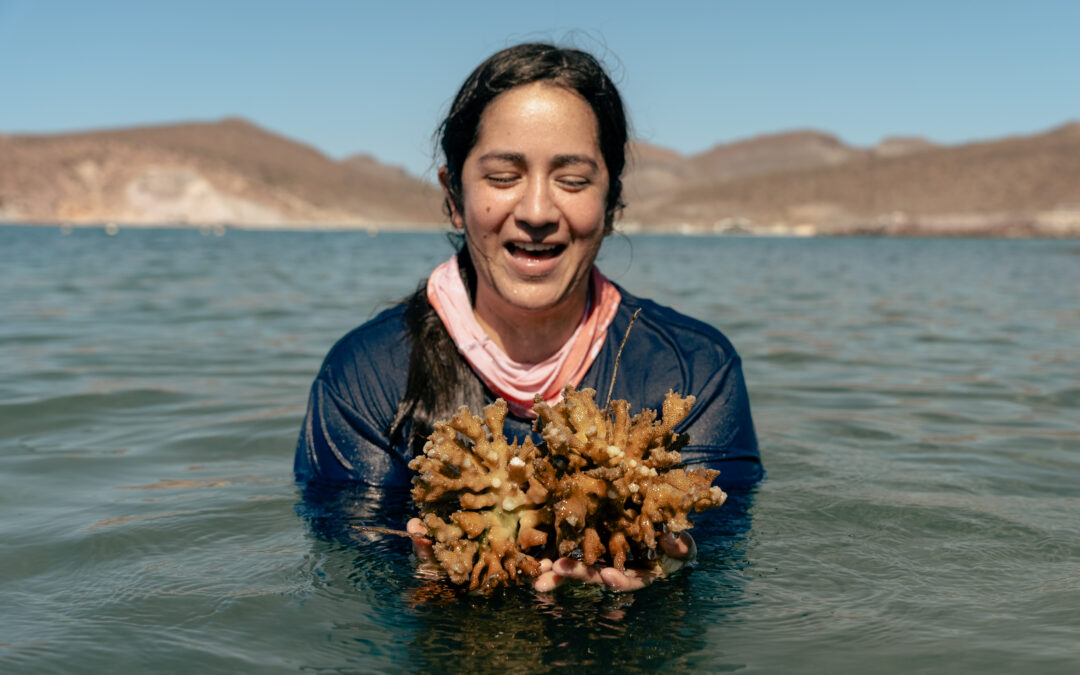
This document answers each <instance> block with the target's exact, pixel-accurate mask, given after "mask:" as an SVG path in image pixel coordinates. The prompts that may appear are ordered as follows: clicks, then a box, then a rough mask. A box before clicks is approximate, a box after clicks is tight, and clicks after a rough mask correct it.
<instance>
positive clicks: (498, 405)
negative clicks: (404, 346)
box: [409, 387, 727, 593]
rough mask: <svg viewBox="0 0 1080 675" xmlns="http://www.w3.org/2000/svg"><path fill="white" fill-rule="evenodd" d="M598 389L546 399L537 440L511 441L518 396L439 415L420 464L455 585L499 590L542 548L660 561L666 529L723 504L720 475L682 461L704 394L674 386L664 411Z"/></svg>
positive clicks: (531, 570) (416, 491)
mask: <svg viewBox="0 0 1080 675" xmlns="http://www.w3.org/2000/svg"><path fill="white" fill-rule="evenodd" d="M595 395H596V392H595V391H593V390H592V389H582V390H581V391H576V390H574V388H573V387H567V388H566V390H565V391H564V393H563V400H562V401H560V402H559V403H558V404H557V405H555V406H550V405H548V404H546V403H544V402H542V401H540V400H539V398H538V399H537V402H536V405H535V406H534V410H535V411H536V413H537V415H538V419H537V421H536V423H535V425H534V429H535V430H536V431H537V432H538V433H539V434H540V436H541V438H542V439H543V443H542V444H541V446H540V447H537V446H536V445H534V444H533V442H532V440H531V439H528V438H527V439H525V440H524V441H523V442H521V443H520V444H519V443H517V442H516V441H515V442H514V443H507V441H506V438H505V436H504V435H503V423H504V421H505V419H506V414H507V405H506V403H505V402H504V401H502V400H501V399H500V400H497V401H495V403H492V404H491V405H489V406H487V407H486V408H484V411H483V418H482V419H481V418H480V417H477V416H476V415H474V414H473V413H472V412H470V411H469V409H468V408H466V407H464V406H463V407H462V408H460V409H459V410H458V412H457V414H455V415H454V416H453V417H452V418H451V419H450V420H448V421H445V422H439V423H437V424H436V425H435V431H434V432H433V433H432V435H431V436H430V437H429V439H428V443H427V444H426V445H425V446H424V452H423V454H422V455H419V456H417V457H416V458H414V459H413V460H412V461H411V462H410V463H409V467H410V468H412V469H413V470H414V471H416V472H417V475H416V477H415V478H414V479H413V491H412V495H413V499H414V501H415V502H416V503H417V504H418V505H419V506H420V511H421V516H422V518H423V522H424V525H425V526H426V527H427V530H428V534H429V535H430V536H431V537H433V538H434V539H435V544H434V547H433V549H434V554H435V558H436V559H437V560H438V562H439V564H440V565H441V566H442V568H443V569H444V570H445V571H446V573H447V574H448V576H449V577H450V581H451V582H452V583H454V584H457V585H461V586H465V585H467V586H468V588H469V589H470V590H479V591H480V592H484V593H489V592H491V591H492V590H494V589H495V588H497V587H498V586H501V585H504V584H508V583H517V582H520V581H522V580H524V579H531V578H532V577H535V576H536V575H537V574H538V573H539V571H540V562H539V560H538V557H541V558H542V557H554V556H556V555H559V556H565V555H575V554H580V557H581V559H582V560H583V561H584V562H585V563H586V564H589V565H593V564H598V563H599V564H608V565H614V566H615V567H616V568H618V569H620V570H622V569H625V568H626V566H627V563H628V562H631V563H632V564H633V565H635V566H651V565H653V561H654V559H655V558H656V548H657V536H658V534H659V533H661V532H675V533H677V532H682V531H684V530H687V529H689V528H691V527H692V524H691V523H690V521H689V520H688V519H687V516H688V514H689V513H690V512H691V511H697V512H700V511H704V510H705V509H709V508H715V507H718V506H720V505H721V504H723V503H724V500H725V499H726V497H727V495H725V494H724V492H723V491H722V490H721V489H720V488H718V487H711V485H712V482H713V480H714V479H715V478H716V476H717V475H719V472H718V471H716V470H712V469H692V470H686V469H683V468H680V467H678V464H679V463H680V461H681V456H680V454H679V449H680V448H682V447H683V446H685V445H686V442H687V437H686V436H685V435H684V434H677V433H675V431H674V428H675V426H676V425H678V424H679V423H680V422H682V421H683V420H684V419H685V418H686V416H687V414H688V413H689V412H690V409H691V407H692V406H693V404H694V397H693V396H687V397H685V398H684V397H681V396H679V395H678V394H675V393H673V392H668V394H667V396H666V397H665V398H664V403H663V406H662V409H661V414H660V416H659V419H657V417H658V415H657V413H656V411H653V410H649V409H645V410H642V411H641V412H640V413H638V414H637V415H635V416H634V417H633V418H631V417H630V414H629V411H630V404H629V403H627V402H626V401H623V400H616V401H612V402H611V404H610V405H609V406H608V407H607V409H606V410H602V409H600V408H599V407H598V406H597V405H596V402H595V401H594V400H593V399H594V397H595Z"/></svg>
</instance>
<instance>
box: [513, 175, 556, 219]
mask: <svg viewBox="0 0 1080 675" xmlns="http://www.w3.org/2000/svg"><path fill="white" fill-rule="evenodd" d="M551 190H552V188H551V185H550V184H549V183H548V181H546V180H544V179H542V178H535V179H534V178H530V179H529V181H528V182H527V184H526V185H525V192H524V194H522V196H521V199H520V200H519V201H518V203H517V205H516V206H515V208H514V218H515V219H516V220H517V222H518V223H519V224H521V225H524V226H526V227H532V228H538V227H546V226H549V225H557V224H558V222H559V209H558V206H556V204H555V195H554V194H552V191H551Z"/></svg>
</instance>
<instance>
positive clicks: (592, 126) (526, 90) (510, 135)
mask: <svg viewBox="0 0 1080 675" xmlns="http://www.w3.org/2000/svg"><path fill="white" fill-rule="evenodd" d="M505 142H517V143H523V142H552V143H559V144H576V145H588V146H590V149H594V150H596V151H599V145H600V142H599V128H598V125H597V119H596V114H595V113H594V112H593V109H592V106H590V105H589V103H588V101H586V100H585V99H584V98H583V97H582V96H581V94H579V93H577V92H576V91H574V90H572V89H567V88H566V87H563V86H560V85H558V84H555V83H552V82H533V83H530V84H525V85H521V86H519V87H514V88H513V89H511V90H509V91H506V92H503V93H502V94H499V95H498V96H497V97H495V99H494V100H493V101H492V102H491V103H490V104H488V106H487V108H485V109H484V112H483V114H482V115H481V117H480V128H479V130H478V134H477V142H476V145H477V146H480V145H489V144H491V143H496V144H498V143H505ZM474 149H475V147H474ZM579 149H580V148H579Z"/></svg>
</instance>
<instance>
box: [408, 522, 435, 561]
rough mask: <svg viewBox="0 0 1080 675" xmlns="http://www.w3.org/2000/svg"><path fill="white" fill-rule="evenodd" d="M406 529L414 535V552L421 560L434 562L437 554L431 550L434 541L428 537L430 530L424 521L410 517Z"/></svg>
mask: <svg viewBox="0 0 1080 675" xmlns="http://www.w3.org/2000/svg"><path fill="white" fill-rule="evenodd" d="M405 531H406V532H408V533H409V534H411V535H413V538H412V543H413V553H414V554H416V557H417V558H419V559H420V562H423V563H428V562H434V560H435V554H434V553H433V552H432V551H431V547H432V541H431V540H430V539H428V538H427V533H428V531H427V527H426V526H425V525H424V521H422V520H420V519H419V518H410V519H409V522H408V523H406V524H405Z"/></svg>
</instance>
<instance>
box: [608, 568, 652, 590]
mask: <svg viewBox="0 0 1080 675" xmlns="http://www.w3.org/2000/svg"><path fill="white" fill-rule="evenodd" d="M656 576H657V575H656V573H654V572H649V571H645V570H632V569H631V570H625V571H622V572H620V571H619V570H617V569H615V568H614V567H605V568H604V569H602V570H600V577H601V579H602V580H603V582H604V584H605V585H607V587H608V588H610V589H611V590H613V591H619V592H621V593H625V592H627V591H636V590H639V589H641V588H645V587H646V586H648V585H649V584H651V583H652V582H653V580H654V579H656Z"/></svg>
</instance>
